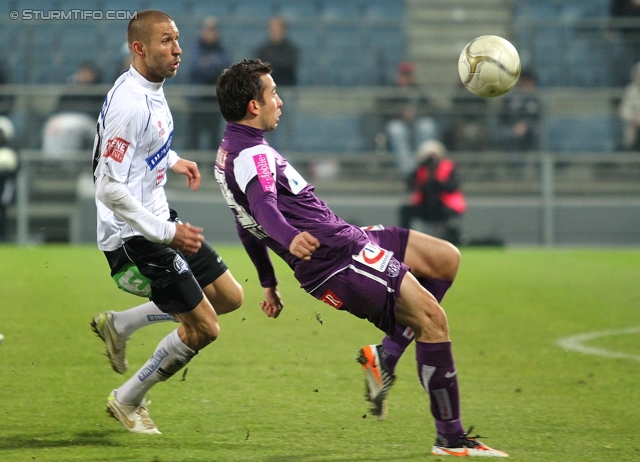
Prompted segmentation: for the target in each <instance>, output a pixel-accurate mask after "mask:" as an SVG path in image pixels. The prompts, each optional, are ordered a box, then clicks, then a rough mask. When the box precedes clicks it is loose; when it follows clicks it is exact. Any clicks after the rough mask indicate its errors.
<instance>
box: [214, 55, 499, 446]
mask: <svg viewBox="0 0 640 462" xmlns="http://www.w3.org/2000/svg"><path fill="white" fill-rule="evenodd" d="M217 96H218V101H219V104H220V109H221V111H222V115H223V116H224V118H225V120H226V121H227V122H228V123H227V127H226V130H225V133H224V139H223V141H222V144H221V145H220V148H219V149H218V154H217V159H216V179H217V181H218V183H219V184H220V188H221V189H222V193H223V195H224V197H225V199H226V201H227V203H228V204H229V207H230V208H231V210H232V211H233V213H234V215H235V218H236V227H237V230H238V234H239V236H240V239H241V240H242V243H243V244H244V247H245V249H246V251H247V254H248V255H249V257H250V258H251V260H252V261H253V263H254V265H255V267H256V269H257V271H258V276H259V279H260V283H261V285H262V287H263V290H264V296H265V300H264V301H263V302H262V303H261V308H262V309H263V311H264V312H265V313H266V314H267V315H268V316H271V317H277V316H278V315H279V314H280V311H281V310H282V308H283V303H282V300H281V298H280V294H279V292H278V281H277V279H276V275H275V272H274V269H273V266H272V264H271V260H270V259H269V254H268V248H270V249H272V250H273V251H274V252H275V253H276V254H277V255H279V256H280V257H281V258H282V259H283V260H285V261H286V262H287V263H288V264H289V266H290V267H291V268H292V269H293V271H294V274H295V277H296V279H297V280H298V281H299V282H300V285H301V287H302V288H303V289H304V290H305V291H307V292H308V293H309V294H311V295H313V296H314V297H316V298H317V299H319V300H322V301H324V302H325V303H327V304H329V305H331V306H333V307H334V308H336V309H339V310H344V311H348V312H349V313H351V314H354V315H355V316H358V317H359V318H363V319H368V320H369V321H370V322H372V323H373V324H374V325H375V326H377V327H378V328H379V329H381V330H382V331H384V332H385V333H386V337H385V338H384V340H383V341H382V344H381V345H367V346H365V347H364V348H362V349H361V350H360V355H359V358H358V360H359V361H360V363H361V364H362V366H363V369H364V371H365V381H366V384H367V389H368V400H369V402H370V405H371V410H372V413H373V414H375V415H377V416H378V417H379V418H381V419H384V418H385V417H386V397H387V394H388V392H389V389H390V388H391V386H392V384H393V382H394V380H395V376H394V374H393V372H394V369H395V366H396V364H397V362H398V360H399V359H400V356H401V355H402V354H403V352H404V351H405V349H406V348H407V347H408V346H409V344H410V343H411V342H412V341H413V340H414V339H415V340H416V342H415V343H416V358H417V362H418V375H419V378H420V381H421V383H422V385H423V386H424V388H425V390H426V391H427V393H428V394H429V397H430V400H431V413H432V415H433V417H434V418H435V423H436V430H437V437H436V442H435V444H434V446H433V448H432V453H433V454H436V455H453V456H479V455H481V456H495V457H506V456H507V454H505V453H504V452H502V451H498V450H495V449H491V448H489V447H488V446H486V445H485V444H483V443H481V442H479V441H477V439H476V438H477V437H472V436H470V435H469V434H468V433H469V432H465V431H464V428H463V426H462V422H461V420H460V399H459V390H458V382H457V373H456V369H455V366H454V361H453V354H452V352H451V341H450V339H449V327H448V324H447V318H446V315H445V313H444V310H443V309H442V308H441V307H440V305H439V301H441V300H442V298H443V297H444V294H445V292H446V291H447V289H448V288H449V287H450V286H451V284H452V282H453V279H454V278H455V276H456V273H457V271H458V266H459V262H460V253H459V252H458V250H457V249H456V248H455V247H454V246H453V245H451V244H450V243H448V242H446V241H443V240H440V239H436V238H434V237H431V236H427V235H426V234H423V233H419V232H417V231H413V230H408V229H402V228H396V227H390V228H389V227H387V228H385V227H382V226H374V227H370V228H364V229H362V228H358V227H356V226H353V225H350V224H348V223H346V222H345V221H343V220H342V219H341V218H340V217H338V216H337V215H336V214H335V213H333V211H332V210H331V209H330V208H329V207H328V206H327V204H325V203H324V202H323V201H322V200H320V199H318V198H317V197H316V196H315V194H314V191H313V190H314V188H313V186H311V185H310V184H308V183H307V182H306V181H305V180H304V178H302V176H301V175H300V174H299V173H298V172H297V171H296V170H295V168H294V167H293V166H292V165H290V164H289V163H288V162H287V160H286V159H285V158H284V157H282V156H281V155H280V154H279V153H278V152H277V151H276V150H275V149H273V148H272V147H270V146H269V144H268V143H267V142H266V141H265V139H264V133H265V132H267V131H270V130H274V129H275V128H276V127H277V125H278V122H279V120H280V119H279V117H280V115H281V108H282V100H281V99H280V97H279V96H278V94H277V92H276V84H275V82H274V80H273V78H272V77H271V65H270V64H269V63H264V62H262V61H260V60H257V59H251V60H243V61H241V62H239V63H237V64H234V65H233V66H231V67H230V68H229V69H227V70H225V71H224V72H223V73H222V75H221V76H220V78H219V79H218V82H217Z"/></svg>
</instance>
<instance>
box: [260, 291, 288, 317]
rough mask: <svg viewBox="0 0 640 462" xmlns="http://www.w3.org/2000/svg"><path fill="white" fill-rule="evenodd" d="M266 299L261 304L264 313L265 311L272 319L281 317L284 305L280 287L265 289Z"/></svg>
mask: <svg viewBox="0 0 640 462" xmlns="http://www.w3.org/2000/svg"><path fill="white" fill-rule="evenodd" d="M264 298H265V300H264V301H262V302H260V308H261V309H262V311H264V312H265V313H266V315H267V316H269V317H270V318H277V317H278V316H280V312H281V311H282V308H284V305H283V304H282V299H281V298H280V292H279V291H278V287H265V288H264Z"/></svg>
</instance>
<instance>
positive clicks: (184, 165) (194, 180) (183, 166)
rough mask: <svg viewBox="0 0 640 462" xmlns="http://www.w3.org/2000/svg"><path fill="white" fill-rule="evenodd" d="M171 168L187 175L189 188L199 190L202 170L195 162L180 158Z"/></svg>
mask: <svg viewBox="0 0 640 462" xmlns="http://www.w3.org/2000/svg"><path fill="white" fill-rule="evenodd" d="M171 170H173V171H174V172H176V173H179V174H180V175H184V176H186V177H187V188H189V189H191V190H193V191H197V190H198V188H199V187H200V170H198V164H196V163H195V162H191V161H190V160H185V159H180V160H178V162H176V163H175V164H174V166H173V167H171Z"/></svg>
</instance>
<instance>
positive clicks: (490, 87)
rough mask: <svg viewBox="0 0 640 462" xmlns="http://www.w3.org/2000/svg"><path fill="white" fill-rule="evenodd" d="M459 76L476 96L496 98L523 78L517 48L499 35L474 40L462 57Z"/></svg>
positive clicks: (459, 62) (483, 36)
mask: <svg viewBox="0 0 640 462" xmlns="http://www.w3.org/2000/svg"><path fill="white" fill-rule="evenodd" d="M458 74H460V79H461V80H462V83H463V84H464V86H465V87H467V89H468V90H469V91H470V92H471V93H473V94H474V95H478V96H482V97H484V98H494V97H496V96H500V95H504V94H505V93H506V92H508V91H509V90H511V89H512V88H513V87H514V85H515V84H516V82H517V81H518V78H519V77H520V57H519V56H518V51H517V50H516V48H515V47H514V46H513V45H512V44H511V43H510V42H509V41H508V40H505V39H503V38H502V37H498V36H497V35H482V36H480V37H478V38H476V39H473V40H471V41H470V42H469V43H467V45H466V46H465V47H464V49H463V50H462V53H460V60H459V61H458Z"/></svg>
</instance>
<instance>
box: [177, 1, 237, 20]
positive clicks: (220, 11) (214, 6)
mask: <svg viewBox="0 0 640 462" xmlns="http://www.w3.org/2000/svg"><path fill="white" fill-rule="evenodd" d="M187 11H188V12H189V13H190V15H191V16H193V17H195V18H199V19H202V18H204V17H205V16H216V17H217V18H220V19H222V18H227V17H229V15H230V7H229V2H228V1H225V0H216V1H210V0H195V1H194V2H193V3H192V4H191V8H190V9H187Z"/></svg>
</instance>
